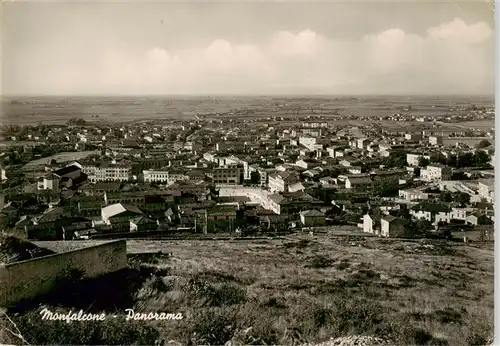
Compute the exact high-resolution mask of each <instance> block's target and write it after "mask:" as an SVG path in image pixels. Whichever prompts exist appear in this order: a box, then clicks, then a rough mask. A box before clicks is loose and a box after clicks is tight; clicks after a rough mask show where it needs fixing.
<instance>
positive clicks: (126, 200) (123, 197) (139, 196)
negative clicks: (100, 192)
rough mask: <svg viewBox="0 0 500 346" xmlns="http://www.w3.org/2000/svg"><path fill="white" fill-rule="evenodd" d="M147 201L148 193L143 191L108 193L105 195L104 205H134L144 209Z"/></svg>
mask: <svg viewBox="0 0 500 346" xmlns="http://www.w3.org/2000/svg"><path fill="white" fill-rule="evenodd" d="M145 201H146V193H145V192H143V191H137V192H136V191H133V192H124V191H122V192H106V193H104V204H105V205H111V204H118V203H123V204H126V205H134V206H140V207H142V206H143V205H144V204H145Z"/></svg>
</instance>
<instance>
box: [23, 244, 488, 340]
mask: <svg viewBox="0 0 500 346" xmlns="http://www.w3.org/2000/svg"><path fill="white" fill-rule="evenodd" d="M167 244H168V243H167V242H161V243H158V246H157V248H156V250H157V251H160V250H163V251H164V252H172V253H173V256H172V257H168V256H161V257H155V256H149V257H148V258H146V257H144V256H142V257H141V256H138V255H133V257H132V258H131V260H132V261H131V266H132V267H141V268H142V269H141V270H142V272H147V273H148V275H147V276H146V278H145V279H144V280H143V281H141V282H140V284H137V285H136V286H137V288H138V289H137V290H133V292H132V295H133V298H134V299H133V300H134V303H133V304H134V309H135V310H136V311H165V312H182V313H183V314H184V315H185V319H184V320H182V321H166V322H165V321H163V322H149V323H145V322H141V323H142V324H141V326H142V327H141V328H143V329H144V328H147V329H144V330H143V331H142V332H141V333H142V334H141V333H139V334H137V333H136V334H133V333H128V332H127V330H128V329H130V328H137V326H138V325H137V323H134V324H131V323H129V322H122V323H121V324H116V325H109V326H107V327H106V328H105V327H104V326H98V327H95V328H97V329H98V330H97V331H95V330H93V331H92V332H90V331H87V334H88V335H92V341H95V340H100V343H105V344H119V343H120V342H121V341H123V338H124V337H125V336H126V337H131V338H133V339H131V340H128V343H132V342H133V340H136V341H137V343H149V344H151V343H153V342H154V341H155V340H158V339H161V340H163V341H165V342H168V341H170V340H176V341H178V342H180V343H182V344H212V345H218V344H224V343H225V342H227V341H228V340H233V341H234V342H236V343H237V344H286V345H293V344H301V343H305V342H321V341H324V340H328V339H329V338H330V337H338V336H344V335H350V334H360V335H374V336H379V337H382V338H386V339H390V340H392V341H393V342H394V343H395V344H398V345H457V346H460V345H484V344H486V343H487V342H488V340H489V338H490V337H491V335H492V331H493V326H492V324H493V262H494V261H493V258H494V252H493V247H492V246H491V245H485V246H481V247H474V246H463V245H461V244H457V245H450V244H444V243H439V242H433V243H428V244H422V243H419V242H409V241H408V242H406V241H400V240H382V239H378V238H360V237H358V238H351V239H347V238H345V237H343V238H342V237H331V236H327V235H318V236H316V237H315V238H311V237H309V236H307V237H306V236H303V237H301V236H293V237H289V239H287V240H268V241H266V240H261V241H257V240H256V241H253V242H251V243H249V242H242V241H220V242H218V241H183V242H171V243H170V244H168V245H167ZM137 245H138V244H136V246H137ZM148 248H149V250H151V248H152V246H151V244H150V243H148ZM147 267H148V268H150V269H149V270H146V269H145V268H147ZM129 281H130V280H129ZM110 289H112V288H110ZM108 299H109V298H108ZM96 306H97V305H96ZM94 308H96V307H95V306H94ZM118 309H120V308H118ZM29 314H32V312H31V313H27V314H26V313H24V314H20V315H16V317H15V318H16V319H17V321H18V325H20V326H21V327H22V328H24V330H23V329H22V331H23V335H24V336H25V338H26V339H27V340H28V341H30V342H32V343H39V344H40V343H56V341H57V340H59V339H50V338H47V336H46V335H52V334H50V333H44V332H43V331H44V330H46V328H49V329H50V328H51V326H49V325H47V324H46V323H40V321H39V320H38V321H37V322H36V324H35V323H28V322H27V317H26V316H27V315H29ZM120 326H121V327H120ZM65 328H66V329H71V325H70V326H67V327H65ZM73 328H74V329H75V335H80V337H81V335H82V334H81V333H80V332H78V333H77V332H76V329H77V328H81V327H78V326H76V325H75V326H73ZM114 328H119V330H117V331H116V333H117V335H118V336H116V337H113V335H114V334H113V333H115V332H113V333H110V332H109V331H110V330H114ZM120 328H121V329H120ZM150 328H153V329H150ZM36 330H39V332H36ZM153 330H154V331H153ZM67 332H68V333H70V331H69V330H68V331H67ZM40 335H44V337H43V338H42V337H40ZM99 335H100V338H101V339H99ZM59 337H62V336H59ZM84 340H87V339H84ZM69 341H72V342H75V341H76V342H78V339H74V338H71V340H69ZM87 341H90V340H87ZM66 343H68V340H66Z"/></svg>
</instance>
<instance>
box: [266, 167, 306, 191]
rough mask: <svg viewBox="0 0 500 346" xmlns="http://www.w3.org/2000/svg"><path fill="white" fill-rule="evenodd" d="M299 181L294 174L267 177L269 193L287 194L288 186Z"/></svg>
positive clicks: (276, 174)
mask: <svg viewBox="0 0 500 346" xmlns="http://www.w3.org/2000/svg"><path fill="white" fill-rule="evenodd" d="M298 182H299V179H298V177H297V175H296V174H295V173H291V172H276V173H274V174H271V175H270V176H269V183H268V186H269V191H271V192H289V187H290V185H293V184H296V183H298Z"/></svg>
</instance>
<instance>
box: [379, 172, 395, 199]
mask: <svg viewBox="0 0 500 346" xmlns="http://www.w3.org/2000/svg"><path fill="white" fill-rule="evenodd" d="M398 191H399V178H398V177H389V178H379V179H375V181H374V184H373V194H374V195H375V196H380V197H394V196H396V195H397V194H398Z"/></svg>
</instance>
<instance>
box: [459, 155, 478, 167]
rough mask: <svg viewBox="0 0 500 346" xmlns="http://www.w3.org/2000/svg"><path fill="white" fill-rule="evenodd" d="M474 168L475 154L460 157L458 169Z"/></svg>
mask: <svg viewBox="0 0 500 346" xmlns="http://www.w3.org/2000/svg"><path fill="white" fill-rule="evenodd" d="M472 166H474V154H472V153H464V154H460V155H458V158H457V163H456V167H458V168H462V167H472Z"/></svg>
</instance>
